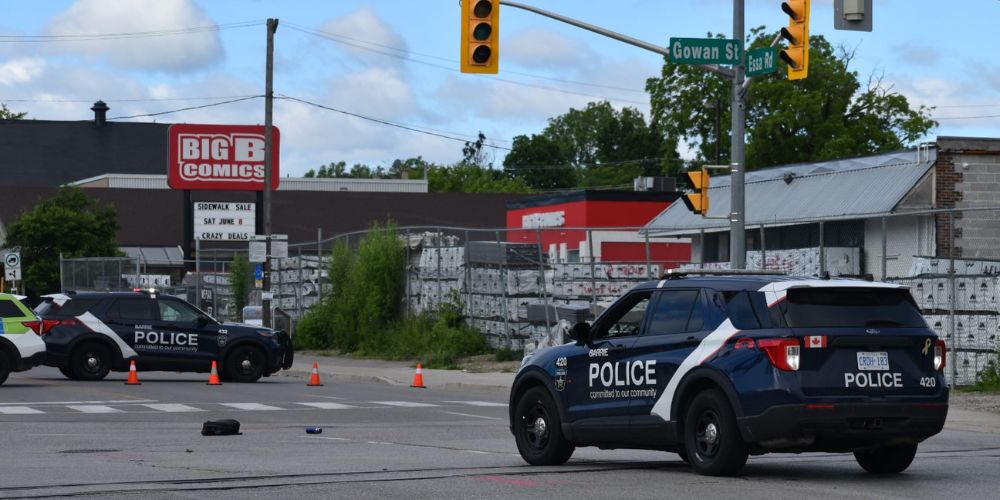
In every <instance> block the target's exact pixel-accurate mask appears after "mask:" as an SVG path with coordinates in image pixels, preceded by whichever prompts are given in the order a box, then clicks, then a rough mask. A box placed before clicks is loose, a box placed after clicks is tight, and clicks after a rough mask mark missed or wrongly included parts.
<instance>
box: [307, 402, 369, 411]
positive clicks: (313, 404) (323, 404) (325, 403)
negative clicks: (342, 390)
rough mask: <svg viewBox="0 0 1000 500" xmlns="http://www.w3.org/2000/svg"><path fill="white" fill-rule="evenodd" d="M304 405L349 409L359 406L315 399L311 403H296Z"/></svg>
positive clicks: (322, 408) (323, 408)
mask: <svg viewBox="0 0 1000 500" xmlns="http://www.w3.org/2000/svg"><path fill="white" fill-rule="evenodd" d="M295 404H297V405H302V406H312V407H313V408H319V409H321V410H347V409H350V408H357V406H351V405H345V404H342V403H330V402H327V401H313V402H309V403H295Z"/></svg>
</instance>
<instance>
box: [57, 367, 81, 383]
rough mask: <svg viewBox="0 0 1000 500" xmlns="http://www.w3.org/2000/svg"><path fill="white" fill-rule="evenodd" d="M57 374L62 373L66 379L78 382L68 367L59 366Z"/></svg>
mask: <svg viewBox="0 0 1000 500" xmlns="http://www.w3.org/2000/svg"><path fill="white" fill-rule="evenodd" d="M59 373H62V374H63V375H64V376H65V377H66V378H68V379H70V380H79V379H78V378H76V373H74V372H73V370H72V369H71V368H70V367H68V366H60V367H59Z"/></svg>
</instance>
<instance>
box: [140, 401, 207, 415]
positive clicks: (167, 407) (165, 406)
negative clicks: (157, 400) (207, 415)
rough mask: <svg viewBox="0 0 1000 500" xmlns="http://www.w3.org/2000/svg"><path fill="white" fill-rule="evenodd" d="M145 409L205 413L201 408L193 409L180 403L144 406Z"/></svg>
mask: <svg viewBox="0 0 1000 500" xmlns="http://www.w3.org/2000/svg"><path fill="white" fill-rule="evenodd" d="M142 406H145V407H147V408H152V409H154V410H159V411H165V412H167V413H185V412H195V411H205V410H202V409H201V408H195V407H193V406H188V405H184V404H180V403H163V404H144V405H142Z"/></svg>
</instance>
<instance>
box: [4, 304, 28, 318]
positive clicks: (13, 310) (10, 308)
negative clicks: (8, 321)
mask: <svg viewBox="0 0 1000 500" xmlns="http://www.w3.org/2000/svg"><path fill="white" fill-rule="evenodd" d="M21 316H27V315H26V314H25V313H24V311H22V310H21V308H20V307H17V304H15V303H14V301H13V300H0V317H2V318H19V317H21Z"/></svg>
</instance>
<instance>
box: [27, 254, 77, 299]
mask: <svg viewBox="0 0 1000 500" xmlns="http://www.w3.org/2000/svg"><path fill="white" fill-rule="evenodd" d="M22 278H23V276H22ZM59 291H60V292H65V291H66V270H65V268H63V253H62V252H59Z"/></svg>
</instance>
